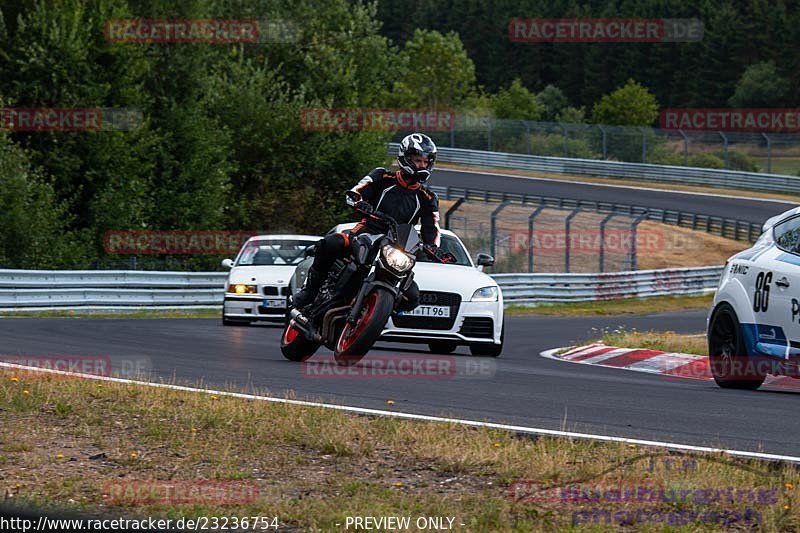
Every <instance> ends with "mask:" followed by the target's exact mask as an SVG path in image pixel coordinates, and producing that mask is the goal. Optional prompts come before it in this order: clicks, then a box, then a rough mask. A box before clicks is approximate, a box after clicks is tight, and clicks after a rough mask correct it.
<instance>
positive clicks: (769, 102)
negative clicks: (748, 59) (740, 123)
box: [728, 61, 789, 107]
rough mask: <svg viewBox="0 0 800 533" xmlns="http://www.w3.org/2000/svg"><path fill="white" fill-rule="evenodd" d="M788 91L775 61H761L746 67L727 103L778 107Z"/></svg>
mask: <svg viewBox="0 0 800 533" xmlns="http://www.w3.org/2000/svg"><path fill="white" fill-rule="evenodd" d="M788 92H789V82H788V80H786V78H783V77H782V76H781V75H780V74H779V73H778V70H777V68H776V67H775V63H774V62H772V61H762V62H760V63H755V64H754V65H750V66H749V67H747V70H745V71H744V73H743V74H742V77H741V78H739V82H738V83H737V84H736V92H734V93H733V96H731V97H730V98H729V99H728V103H729V104H730V105H732V106H734V107H778V106H780V105H782V103H783V102H785V98H786V96H787V94H788Z"/></svg>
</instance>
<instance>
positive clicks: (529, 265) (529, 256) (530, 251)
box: [528, 204, 545, 272]
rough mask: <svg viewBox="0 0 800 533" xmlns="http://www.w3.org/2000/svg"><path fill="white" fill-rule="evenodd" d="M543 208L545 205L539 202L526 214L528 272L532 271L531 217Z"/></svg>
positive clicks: (534, 216) (537, 214)
mask: <svg viewBox="0 0 800 533" xmlns="http://www.w3.org/2000/svg"><path fill="white" fill-rule="evenodd" d="M544 208H545V205H544V204H540V205H539V207H537V208H536V210H534V212H533V213H531V214H530V215H529V216H528V272H533V219H535V218H536V217H537V216H539V213H541V212H542V209H544Z"/></svg>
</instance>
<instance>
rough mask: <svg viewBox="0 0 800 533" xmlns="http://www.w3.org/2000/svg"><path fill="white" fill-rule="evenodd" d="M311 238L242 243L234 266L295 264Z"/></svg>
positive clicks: (312, 242)
mask: <svg viewBox="0 0 800 533" xmlns="http://www.w3.org/2000/svg"><path fill="white" fill-rule="evenodd" d="M315 242H316V241H311V240H283V239H281V240H258V241H250V242H248V243H247V244H245V245H244V249H243V250H242V252H241V253H240V254H239V260H238V261H237V262H236V266H262V265H296V264H298V263H300V262H301V261H302V260H303V259H304V258H305V256H304V254H303V252H304V251H305V249H306V248H307V247H308V246H310V245H312V244H314V243H315Z"/></svg>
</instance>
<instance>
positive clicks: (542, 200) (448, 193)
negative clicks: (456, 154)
mask: <svg viewBox="0 0 800 533" xmlns="http://www.w3.org/2000/svg"><path fill="white" fill-rule="evenodd" d="M430 189H431V190H432V191H433V192H435V193H436V194H437V195H438V196H439V198H440V199H444V200H456V201H458V200H460V199H463V200H465V201H470V200H472V201H481V202H511V203H517V204H523V205H532V206H540V205H544V206H547V207H552V208H555V209H576V208H579V207H580V208H583V209H586V210H589V211H595V212H597V213H617V214H620V215H627V216H630V217H640V216H643V217H644V218H646V219H647V220H653V221H656V222H661V223H663V224H670V225H673V226H681V227H684V228H691V229H693V230H700V231H705V232H706V233H711V234H713V235H719V236H721V237H726V238H728V239H735V240H737V241H748V242H755V241H756V239H758V237H759V235H761V224H756V223H753V222H748V221H745V220H736V219H734V218H723V217H715V216H710V215H702V214H699V213H689V212H686V211H675V210H671V209H660V208H653V207H643V206H636V205H630V204H618V203H612V202H596V201H594V200H576V199H574V198H559V197H553V196H537V195H533V194H520V193H508V192H495V191H487V190H479V189H466V188H463V187H450V186H447V187H442V186H436V185H434V186H431V187H430ZM458 205H460V204H458ZM450 214H451V212H447V213H445V221H444V222H445V227H448V226H449V215H450Z"/></svg>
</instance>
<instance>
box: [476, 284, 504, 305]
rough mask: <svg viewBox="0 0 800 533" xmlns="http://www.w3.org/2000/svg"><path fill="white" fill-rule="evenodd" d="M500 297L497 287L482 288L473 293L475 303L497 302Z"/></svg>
mask: <svg viewBox="0 0 800 533" xmlns="http://www.w3.org/2000/svg"><path fill="white" fill-rule="evenodd" d="M497 296H498V291H497V287H481V288H480V289H478V290H477V291H475V292H473V293H472V301H473V302H496V301H497Z"/></svg>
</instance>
